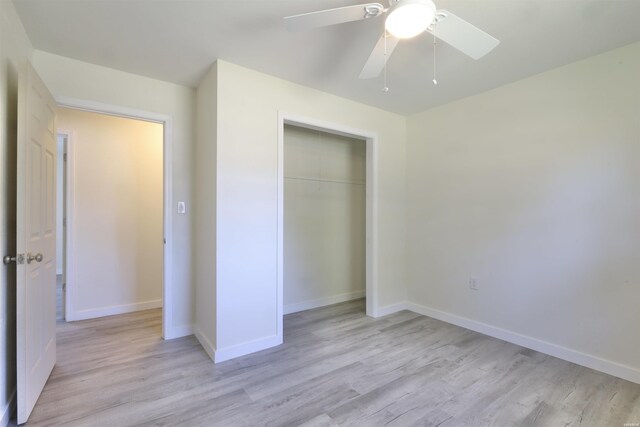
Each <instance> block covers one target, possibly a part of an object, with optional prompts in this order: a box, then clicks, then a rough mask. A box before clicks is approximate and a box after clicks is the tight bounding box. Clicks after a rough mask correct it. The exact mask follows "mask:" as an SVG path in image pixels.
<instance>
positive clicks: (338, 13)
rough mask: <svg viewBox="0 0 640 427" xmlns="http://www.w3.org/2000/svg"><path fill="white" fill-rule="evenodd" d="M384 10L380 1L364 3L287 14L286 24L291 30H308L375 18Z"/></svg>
mask: <svg viewBox="0 0 640 427" xmlns="http://www.w3.org/2000/svg"><path fill="white" fill-rule="evenodd" d="M383 11H384V6H382V5H381V4H380V3H364V4H357V5H354V6H345V7H337V8H335V9H327V10H321V11H319V12H311V13H303V14H300V15H293V16H287V17H286V18H284V25H285V27H286V28H287V29H288V30H289V31H300V30H308V29H311V28H317V27H325V26H327V25H335V24H342V23H344V22H351V21H359V20H361V19H366V18H373V17H375V16H378V15H380V14H381V13H382V12H383Z"/></svg>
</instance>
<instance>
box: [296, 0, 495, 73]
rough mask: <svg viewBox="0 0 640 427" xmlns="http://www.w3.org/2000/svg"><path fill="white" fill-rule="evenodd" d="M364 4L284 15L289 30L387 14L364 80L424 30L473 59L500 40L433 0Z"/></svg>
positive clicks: (377, 71)
mask: <svg viewBox="0 0 640 427" xmlns="http://www.w3.org/2000/svg"><path fill="white" fill-rule="evenodd" d="M388 1H389V7H388V8H385V7H384V6H383V5H382V4H380V3H364V4H357V5H354V6H346V7H338V8H335V9H327V10H321V11H318V12H311V13H303V14H300V15H293V16H287V17H286V18H284V24H285V27H286V28H287V29H288V30H290V31H299V30H307V29H312V28H317V27H324V26H328V25H335V24H342V23H345V22H352V21H360V20H363V19H371V18H376V17H378V16H381V15H384V14H386V15H387V18H386V20H385V31H384V33H383V34H382V36H381V37H380V39H379V40H378V43H376V45H375V47H374V48H373V51H372V52H371V55H370V56H369V59H368V60H367V62H366V64H365V65H364V68H363V69H362V72H361V73H360V78H361V79H369V78H374V77H377V76H379V75H380V73H381V72H382V70H383V68H384V66H385V64H386V62H387V60H388V59H389V57H390V56H391V53H392V52H393V50H394V49H395V47H396V45H397V44H398V41H399V40H400V39H408V38H411V37H415V36H417V35H418V34H421V33H423V32H425V31H427V32H429V33H431V34H433V35H434V36H435V37H437V38H438V39H440V40H442V41H444V42H446V43H447V44H449V45H451V46H452V47H454V48H456V49H458V50H459V51H461V52H462V53H464V54H466V55H468V56H470V57H471V58H473V59H480V58H482V57H483V56H484V55H486V54H487V53H489V52H491V51H492V50H493V48H495V47H496V46H497V45H498V44H499V43H500V41H499V40H498V39H496V38H494V37H492V36H490V35H489V34H487V33H485V32H484V31H482V30H481V29H479V28H477V27H475V26H474V25H472V24H470V23H468V22H467V21H465V20H463V19H461V18H459V17H457V16H456V15H454V14H453V13H451V12H449V11H446V10H436V5H435V4H434V3H433V1H432V0H388Z"/></svg>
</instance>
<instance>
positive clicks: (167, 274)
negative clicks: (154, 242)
mask: <svg viewBox="0 0 640 427" xmlns="http://www.w3.org/2000/svg"><path fill="white" fill-rule="evenodd" d="M56 102H57V103H58V105H59V106H61V107H67V108H73V109H77V110H83V111H92V112H95V113H100V114H107V115H112V116H117V117H126V118H131V119H136V120H145V121H152V122H156V123H162V125H163V146H162V159H163V165H162V168H163V199H164V209H163V228H164V230H163V232H164V239H165V244H164V249H163V286H162V298H163V304H162V306H163V309H162V337H163V338H165V339H166V338H167V337H168V336H170V335H173V333H172V332H171V331H173V324H172V313H173V280H172V279H173V276H172V275H173V210H172V207H173V180H172V177H173V118H172V117H171V116H168V115H166V114H160V113H156V112H150V111H143V110H137V109H134V108H129V107H122V106H117V105H110V104H104V103H101V102H95V101H88V100H83V99H77V98H70V97H65V96H58V97H56ZM71 139H73V138H72V135H70V138H69V139H68V140H67V144H68V146H67V197H68V199H67V237H68V238H67V275H68V276H69V277H67V297H66V303H67V304H66V307H65V311H66V313H65V315H66V316H67V317H66V319H67V320H68V321H69V320H78V319H79V317H78V314H79V313H75V312H74V307H73V304H72V298H71V296H72V294H73V290H70V288H72V287H73V284H74V283H75V279H76V277H75V270H73V265H74V264H75V262H72V261H75V258H74V254H75V252H72V251H74V248H75V246H74V243H75V242H73V240H72V238H73V234H72V233H71V229H72V226H71V225H72V224H73V212H74V209H75V202H74V200H75V199H74V194H73V193H74V191H73V185H74V184H73V183H74V182H75V179H74V178H75V176H73V173H74V169H73V161H74V156H75V153H74V152H73V151H72V150H71V146H72V145H71V144H70V143H69V142H70V140H71ZM72 180H73V181H72Z"/></svg>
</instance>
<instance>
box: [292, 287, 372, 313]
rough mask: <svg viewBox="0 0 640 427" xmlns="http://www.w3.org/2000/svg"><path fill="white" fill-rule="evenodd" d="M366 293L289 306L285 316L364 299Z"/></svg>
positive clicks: (353, 293) (349, 293)
mask: <svg viewBox="0 0 640 427" xmlns="http://www.w3.org/2000/svg"><path fill="white" fill-rule="evenodd" d="M364 296H365V291H364V290H362V291H355V292H348V293H345V294H338V295H332V296H330V297H325V298H318V299H314V300H308V301H302V302H297V303H294V304H287V305H285V306H284V314H291V313H297V312H299V311H304V310H311V309H313V308H318V307H324V306H326V305H331V304H338V303H341V302H345V301H351V300H354V299H360V298H364Z"/></svg>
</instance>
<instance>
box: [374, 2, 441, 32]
mask: <svg viewBox="0 0 640 427" xmlns="http://www.w3.org/2000/svg"><path fill="white" fill-rule="evenodd" d="M435 16H436V6H435V4H433V1H431V0H399V1H398V2H397V3H396V4H395V5H394V6H393V9H392V10H391V12H390V13H389V16H387V20H386V21H385V28H386V29H387V31H389V33H390V34H391V35H392V36H395V37H397V38H399V39H408V38H411V37H415V36H417V35H418V34H420V33H421V32H423V31H424V30H426V29H427V27H429V25H431V23H432V22H433V19H434V18H435Z"/></svg>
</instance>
